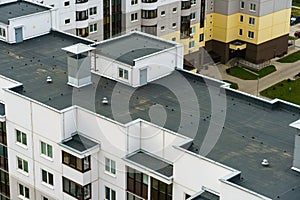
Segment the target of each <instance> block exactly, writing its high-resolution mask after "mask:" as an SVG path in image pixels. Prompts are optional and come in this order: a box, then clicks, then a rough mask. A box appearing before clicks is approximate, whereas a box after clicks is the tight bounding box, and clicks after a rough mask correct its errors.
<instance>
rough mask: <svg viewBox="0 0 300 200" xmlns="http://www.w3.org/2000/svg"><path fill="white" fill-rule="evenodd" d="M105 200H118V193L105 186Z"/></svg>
mask: <svg viewBox="0 0 300 200" xmlns="http://www.w3.org/2000/svg"><path fill="white" fill-rule="evenodd" d="M105 199H106V200H116V191H114V190H112V189H110V188H109V187H106V186H105Z"/></svg>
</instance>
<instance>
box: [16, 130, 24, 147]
mask: <svg viewBox="0 0 300 200" xmlns="http://www.w3.org/2000/svg"><path fill="white" fill-rule="evenodd" d="M16 132H17V142H18V143H20V144H23V145H25V146H27V135H26V133H23V132H21V131H19V130H16Z"/></svg>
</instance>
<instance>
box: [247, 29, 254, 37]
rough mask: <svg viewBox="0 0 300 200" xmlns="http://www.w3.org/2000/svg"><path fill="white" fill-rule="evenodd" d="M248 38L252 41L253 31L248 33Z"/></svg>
mask: <svg viewBox="0 0 300 200" xmlns="http://www.w3.org/2000/svg"><path fill="white" fill-rule="evenodd" d="M248 38H249V39H254V31H248Z"/></svg>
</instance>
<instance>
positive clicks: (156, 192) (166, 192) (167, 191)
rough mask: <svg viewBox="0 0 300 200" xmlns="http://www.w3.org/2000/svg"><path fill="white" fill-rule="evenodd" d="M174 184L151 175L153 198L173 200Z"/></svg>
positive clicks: (154, 199)
mask: <svg viewBox="0 0 300 200" xmlns="http://www.w3.org/2000/svg"><path fill="white" fill-rule="evenodd" d="M172 192H173V185H172V184H170V185H168V184H166V183H163V182H161V181H159V180H157V179H155V178H152V177H151V200H172Z"/></svg>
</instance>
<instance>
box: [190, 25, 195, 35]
mask: <svg viewBox="0 0 300 200" xmlns="http://www.w3.org/2000/svg"><path fill="white" fill-rule="evenodd" d="M195 29H196V27H195V26H193V27H191V30H190V35H193V34H194V33H195Z"/></svg>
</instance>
